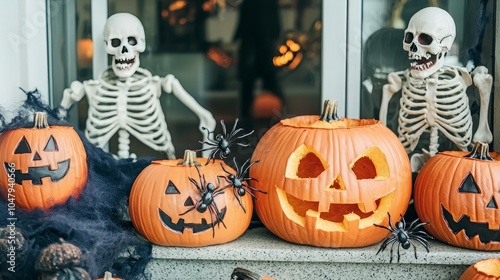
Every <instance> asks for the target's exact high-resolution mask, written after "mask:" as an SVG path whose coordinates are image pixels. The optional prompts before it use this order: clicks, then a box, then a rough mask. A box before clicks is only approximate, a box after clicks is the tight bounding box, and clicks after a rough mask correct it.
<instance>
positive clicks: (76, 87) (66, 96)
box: [56, 81, 85, 120]
mask: <svg viewBox="0 0 500 280" xmlns="http://www.w3.org/2000/svg"><path fill="white" fill-rule="evenodd" d="M84 94H85V90H84V88H83V84H82V83H80V82H79V81H74V82H72V83H71V86H70V88H67V89H65V90H64V91H63V98H62V100H61V103H60V105H59V107H58V108H57V111H56V114H57V117H58V118H60V119H61V120H65V119H66V118H67V111H68V109H69V108H70V107H71V105H73V104H74V103H76V102H78V101H80V100H81V99H82V97H83V95H84Z"/></svg>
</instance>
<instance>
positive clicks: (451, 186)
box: [414, 143, 500, 250]
mask: <svg viewBox="0 0 500 280" xmlns="http://www.w3.org/2000/svg"><path fill="white" fill-rule="evenodd" d="M414 199H415V209H416V211H417V214H418V216H419V218H420V220H422V221H424V222H430V223H429V224H428V225H427V226H426V229H427V230H428V232H429V233H430V234H431V235H432V236H434V237H436V238H437V239H439V240H441V241H443V242H446V243H449V244H451V245H454V246H458V247H464V248H470V249H476V250H500V209H499V203H500V154H498V153H496V152H491V153H488V145H487V144H482V143H477V144H476V145H475V147H474V149H473V152H472V153H470V154H469V153H467V152H462V151H446V152H441V153H439V154H437V155H435V156H433V157H431V158H430V159H429V161H427V162H426V163H425V165H424V166H423V168H422V169H421V171H420V173H419V174H418V176H417V179H416V181H415V194H414Z"/></svg>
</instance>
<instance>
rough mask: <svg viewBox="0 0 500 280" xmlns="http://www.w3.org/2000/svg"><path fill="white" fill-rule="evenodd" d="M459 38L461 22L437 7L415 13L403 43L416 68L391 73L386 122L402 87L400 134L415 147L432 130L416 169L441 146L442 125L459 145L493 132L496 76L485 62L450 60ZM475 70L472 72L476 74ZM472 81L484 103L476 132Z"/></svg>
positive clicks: (386, 88)
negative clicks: (490, 116)
mask: <svg viewBox="0 0 500 280" xmlns="http://www.w3.org/2000/svg"><path fill="white" fill-rule="evenodd" d="M454 38H455V23H454V21H453V18H452V17H451V16H450V15H449V14H448V13H447V12H446V11H445V10H442V9H440V8H436V7H428V8H424V9H422V10H420V11H418V12H417V13H415V14H414V15H413V16H412V18H411V19H410V22H409V23H408V27H407V29H406V30H405V37H404V40H403V49H404V50H405V51H407V52H408V55H409V59H410V60H414V62H412V63H411V65H410V69H407V70H405V71H402V72H394V73H390V74H389V76H388V78H387V79H388V82H389V83H388V84H386V85H385V86H384V87H383V93H382V102H381V106H380V116H379V117H380V120H381V121H382V122H383V123H384V124H386V119H387V110H388V108H387V107H388V104H389V100H390V99H391V97H392V95H393V94H394V93H396V92H398V91H399V90H401V99H400V110H399V119H398V135H399V139H400V140H401V142H402V143H403V146H404V147H405V149H406V151H407V152H408V153H411V152H412V151H413V150H414V149H415V147H416V145H417V144H418V142H419V139H420V136H421V135H422V133H424V132H428V133H429V137H430V138H429V150H426V149H422V151H423V154H419V153H415V154H413V155H412V156H411V166H412V171H413V172H418V171H419V170H420V168H421V167H422V165H423V164H424V163H425V162H426V161H427V160H428V159H429V158H430V157H432V156H433V155H435V154H436V153H437V152H438V146H439V143H438V140H439V138H438V131H439V132H441V133H442V134H443V135H444V136H446V137H447V138H448V139H449V140H451V141H452V142H453V143H454V144H455V145H456V146H457V147H458V148H459V149H461V150H464V151H466V150H468V149H469V147H470V146H471V142H477V141H481V142H485V143H491V141H492V140H493V136H492V133H491V131H490V128H489V126H488V121H487V113H488V107H489V102H490V101H489V100H490V94H491V87H492V83H493V78H492V76H491V75H490V74H488V69H487V68H485V67H483V66H479V67H477V68H476V69H474V71H472V72H471V73H470V74H469V72H468V71H467V69H465V68H462V67H456V66H444V57H445V55H446V53H447V52H448V51H449V50H450V48H451V46H452V43H453V40H454ZM471 74H472V77H471ZM472 82H474V85H475V86H476V87H477V88H478V90H479V95H480V98H481V107H480V112H479V123H478V128H477V131H476V133H475V134H474V136H472V117H471V113H470V109H469V99H468V97H467V93H466V89H467V87H469V86H470V85H471V84H472Z"/></svg>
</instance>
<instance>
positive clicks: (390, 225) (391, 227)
mask: <svg viewBox="0 0 500 280" xmlns="http://www.w3.org/2000/svg"><path fill="white" fill-rule="evenodd" d="M387 215H388V216H389V228H390V231H391V232H393V231H396V230H397V229H396V228H395V227H394V226H393V225H392V217H391V214H390V213H389V212H387Z"/></svg>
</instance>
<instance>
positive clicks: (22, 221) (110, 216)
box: [0, 91, 152, 279]
mask: <svg viewBox="0 0 500 280" xmlns="http://www.w3.org/2000/svg"><path fill="white" fill-rule="evenodd" d="M26 94H27V100H26V101H25V103H24V104H23V105H22V107H21V108H20V109H19V110H18V112H17V114H16V116H15V117H14V118H13V119H12V120H11V121H8V122H7V121H6V120H5V118H4V117H3V116H5V115H6V111H5V109H2V108H0V133H2V132H3V131H7V130H10V129H14V128H19V127H32V115H33V112H34V111H42V112H46V113H47V115H48V123H49V125H69V124H67V123H65V122H63V121H61V120H60V119H58V118H57V115H56V114H55V113H54V112H53V111H52V110H50V109H49V107H48V106H47V105H45V104H43V103H42V102H41V101H40V95H39V93H38V92H37V91H33V92H27V93H26ZM77 132H78V134H79V136H80V138H81V140H82V142H83V144H84V147H85V149H86V152H87V164H88V168H89V170H88V172H89V176H88V182H87V185H86V187H85V188H84V190H83V192H82V194H81V195H80V197H79V198H78V199H77V200H74V199H70V200H69V201H68V202H67V203H66V204H65V205H60V206H56V207H53V208H52V209H50V210H47V211H42V210H35V211H33V212H26V211H23V210H22V209H19V208H16V210H15V217H16V218H17V221H16V223H15V226H16V228H17V229H19V230H21V232H22V234H23V235H24V238H25V240H26V241H25V246H24V252H22V254H21V253H19V254H18V255H17V256H16V260H15V265H16V266H15V273H12V272H10V271H8V270H7V269H8V267H10V266H9V265H5V263H2V262H5V259H4V258H5V255H6V254H4V252H0V253H1V254H2V256H0V276H1V277H0V278H1V279H35V278H36V276H35V275H37V272H36V271H35V260H36V258H37V257H38V255H39V253H40V251H41V250H42V249H43V248H45V247H46V246H48V245H50V244H52V243H56V242H57V241H58V240H59V239H60V238H62V239H64V240H66V241H67V242H69V243H72V244H74V245H76V246H78V247H79V248H80V249H81V250H82V252H83V257H82V264H81V265H80V267H82V268H84V269H85V270H87V271H88V272H89V274H90V276H91V277H92V279H96V278H98V277H103V275H104V273H105V271H110V272H112V274H113V276H115V277H120V278H127V279H148V278H150V276H149V275H146V273H145V267H146V265H147V263H148V262H149V260H150V258H151V249H152V246H151V244H150V243H149V242H147V241H145V240H144V239H142V238H141V237H139V236H138V235H137V234H136V232H135V230H134V229H133V227H132V223H131V222H129V221H125V220H124V219H122V218H121V217H122V216H123V205H126V202H127V199H128V196H129V193H130V189H131V187H132V184H133V182H134V179H135V178H136V176H137V175H138V174H139V173H140V172H141V171H142V169H143V168H144V167H146V166H147V165H148V164H149V162H150V160H146V159H139V160H137V161H135V162H132V161H130V160H127V159H121V160H116V159H115V158H114V157H113V156H112V155H110V154H109V153H106V152H104V151H103V150H102V149H100V148H97V147H96V146H94V145H93V144H91V143H89V142H88V141H87V140H86V138H85V136H84V135H83V133H81V132H79V131H77ZM7 209H8V207H7V203H6V202H5V201H4V200H1V199H0V217H1V220H0V227H1V228H3V227H6V226H7V224H8V220H7V218H6V217H8V215H7V214H8V210H7ZM121 209H122V210H121Z"/></svg>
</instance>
